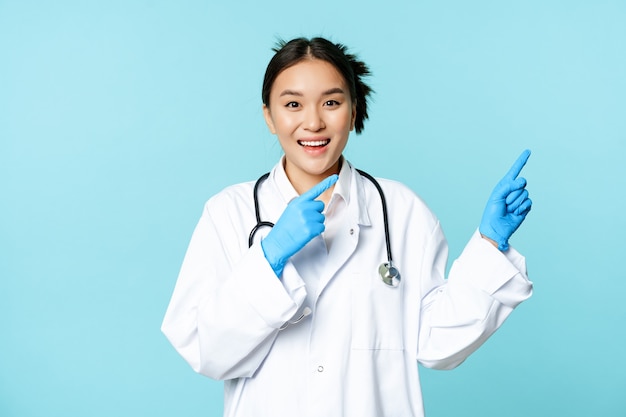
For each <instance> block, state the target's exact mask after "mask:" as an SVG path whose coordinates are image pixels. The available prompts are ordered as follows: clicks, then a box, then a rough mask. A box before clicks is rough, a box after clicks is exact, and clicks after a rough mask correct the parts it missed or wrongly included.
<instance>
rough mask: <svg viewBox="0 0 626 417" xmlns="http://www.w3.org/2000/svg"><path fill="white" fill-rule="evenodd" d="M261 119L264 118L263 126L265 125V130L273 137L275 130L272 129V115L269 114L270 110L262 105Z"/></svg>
mask: <svg viewBox="0 0 626 417" xmlns="http://www.w3.org/2000/svg"><path fill="white" fill-rule="evenodd" d="M263 117H265V124H266V125H267V128H268V129H269V130H270V132H272V134H273V135H275V134H276V128H275V127H274V121H273V120H272V113H270V108H269V107H267V106H266V105H265V104H264V105H263Z"/></svg>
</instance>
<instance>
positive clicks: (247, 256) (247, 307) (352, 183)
mask: <svg viewBox="0 0 626 417" xmlns="http://www.w3.org/2000/svg"><path fill="white" fill-rule="evenodd" d="M368 74H369V72H368V69H367V67H366V66H365V64H363V63H362V62H360V61H358V60H357V59H356V57H355V56H353V55H351V54H348V53H347V50H346V48H345V47H344V46H342V45H339V44H333V43H332V42H329V41H327V40H325V39H322V38H314V39H311V40H308V39H302V38H299V39H294V40H292V41H290V42H287V43H283V44H281V45H280V46H279V48H277V49H276V54H275V56H274V57H273V58H272V60H271V61H270V63H269V65H268V68H267V71H266V74H265V80H264V83H263V92H262V98H263V111H264V115H265V120H266V122H267V125H268V127H269V129H270V131H271V132H272V133H274V134H276V136H277V137H278V140H279V142H280V144H281V146H282V148H283V150H284V153H285V155H284V157H283V158H281V160H280V162H279V163H278V164H277V165H276V166H275V167H274V169H273V170H272V171H271V172H270V174H269V176H268V177H267V179H265V180H264V181H263V182H260V183H259V185H258V196H256V194H257V193H254V192H253V189H254V188H255V185H254V183H252V182H249V183H244V184H238V185H234V186H231V187H229V188H227V189H225V190H224V191H222V192H220V193H219V194H217V195H216V196H214V197H212V198H211V199H210V200H209V201H208V202H207V203H206V205H205V209H204V212H203V213H202V216H201V218H200V221H199V223H198V226H197V228H196V230H195V232H194V234H193V237H192V240H191V243H190V245H189V249H188V251H187V254H186V256H185V260H184V262H183V265H182V268H181V271H180V275H179V277H178V282H177V284H176V288H175V290H174V293H173V296H172V300H171V302H170V305H169V308H168V310H167V313H166V316H165V319H164V322H163V327H162V329H163V332H164V333H165V334H166V335H167V337H168V338H169V340H170V341H171V343H172V344H173V345H174V347H175V348H176V349H177V350H178V351H179V353H180V354H181V355H182V356H183V357H184V358H185V359H186V360H187V361H188V362H189V364H190V365H191V366H192V367H193V369H194V370H196V371H197V372H200V373H202V374H204V375H207V376H209V377H211V378H214V379H220V380H224V390H225V393H224V415H225V416H272V417H277V416H289V417H293V416H359V417H365V416H372V417H374V416H376V417H379V416H403V417H405V416H422V415H423V406H422V397H421V390H420V383H419V378H418V367H417V363H416V362H419V363H421V364H422V365H424V366H427V367H431V368H438V369H449V368H453V367H455V366H457V365H459V364H460V363H461V362H463V360H465V359H466V358H467V357H468V355H470V354H471V353H472V352H473V351H474V350H476V349H477V348H478V347H479V346H480V345H481V344H482V343H483V342H484V341H485V340H486V339H487V338H488V337H489V336H490V335H491V334H492V333H493V332H494V331H495V330H496V329H497V328H498V327H499V326H500V325H501V324H502V322H503V321H504V320H505V319H506V317H507V316H508V315H509V314H510V313H511V311H512V310H513V309H514V308H515V307H516V306H517V305H518V304H519V303H520V302H522V301H523V300H525V299H527V298H528V297H529V296H530V295H531V292H532V283H531V282H530V281H528V279H527V277H526V267H525V261H524V258H523V257H522V256H521V255H520V254H519V253H518V252H516V251H515V250H514V249H512V248H509V247H508V238H509V237H510V236H511V234H512V233H513V232H514V231H515V230H516V229H517V227H519V225H520V224H521V222H522V221H523V220H524V218H525V216H526V214H527V213H528V211H529V210H530V207H531V201H530V200H529V199H528V192H527V191H526V190H525V185H526V181H525V180H524V179H523V178H517V175H518V174H519V172H520V171H521V169H522V167H523V166H524V164H525V162H526V160H527V159H528V156H529V152H527V151H526V152H524V153H523V154H522V156H520V158H519V159H518V161H517V162H516V163H515V165H514V166H513V168H511V171H509V173H508V174H507V175H506V176H505V177H504V178H503V179H502V181H500V183H499V184H498V185H497V186H496V188H495V189H494V191H493V193H492V195H491V197H490V198H489V201H488V203H487V207H486V209H485V213H484V215H483V219H482V221H481V224H480V227H479V231H477V232H476V233H475V234H474V236H473V237H472V238H471V240H470V241H469V243H468V244H467V246H466V248H465V250H464V251H463V253H462V254H461V256H460V257H459V258H458V259H457V260H456V261H455V262H454V264H453V266H452V268H451V270H450V274H449V277H448V279H447V280H446V279H445V278H444V271H445V268H446V261H447V244H446V240H445V238H444V235H443V232H442V230H441V227H440V225H439V222H438V220H437V218H436V217H435V216H434V215H433V214H432V213H431V212H430V210H429V209H428V207H427V206H426V205H425V204H424V203H423V202H422V200H420V198H419V197H417V196H416V195H415V194H414V193H413V192H412V191H411V190H410V189H408V188H407V187H405V186H403V185H402V184H400V183H397V182H394V181H389V180H382V179H381V180H379V182H380V187H381V188H382V191H383V194H382V195H379V192H378V191H377V189H376V185H375V184H374V183H373V182H372V181H370V180H369V179H367V178H366V177H365V176H363V175H361V174H360V173H359V172H358V171H357V170H356V169H355V168H354V167H353V166H352V165H351V164H350V163H349V162H348V161H346V160H345V159H344V158H343V157H342V152H343V150H344V148H345V146H346V143H347V141H348V137H349V134H350V131H352V130H353V129H355V130H356V132H357V133H360V132H361V130H362V129H363V123H364V121H365V119H367V97H368V95H369V94H370V88H369V87H368V86H367V85H366V84H365V83H364V82H363V80H362V77H363V76H365V75H368ZM253 195H255V196H256V197H257V198H258V202H259V208H258V210H259V212H260V213H259V214H260V215H259V218H260V219H262V221H266V222H272V223H275V225H274V227H273V228H267V227H266V228H261V229H259V233H257V234H256V236H254V237H251V242H249V239H248V235H249V233H250V230H252V229H253V228H254V227H255V223H257V221H256V220H255V203H254V200H255V198H253ZM382 196H384V198H385V199H386V203H387V205H388V207H389V208H390V209H391V210H390V212H389V218H388V222H389V224H388V229H389V243H390V245H391V246H390V247H391V248H393V260H394V264H395V267H397V269H398V270H399V271H401V276H395V275H393V271H392V272H391V275H392V276H391V277H390V276H388V277H387V279H386V280H385V281H383V280H382V279H381V276H380V275H379V264H380V263H381V261H385V260H386V259H387V256H386V251H387V246H386V244H385V224H384V223H385V222H384V221H383V218H384V217H383V204H382V201H381V197H382ZM262 234H263V236H261V235H262ZM388 263H390V262H387V264H388ZM387 266H389V265H387ZM383 269H384V268H383ZM384 272H385V271H383V273H384ZM388 275H389V273H388ZM388 284H390V285H388Z"/></svg>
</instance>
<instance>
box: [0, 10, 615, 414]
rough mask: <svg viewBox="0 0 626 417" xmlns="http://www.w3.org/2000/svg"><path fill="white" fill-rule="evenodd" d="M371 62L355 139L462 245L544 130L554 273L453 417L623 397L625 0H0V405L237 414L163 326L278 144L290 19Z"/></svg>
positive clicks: (535, 258)
mask: <svg viewBox="0 0 626 417" xmlns="http://www.w3.org/2000/svg"><path fill="white" fill-rule="evenodd" d="M299 35H306V36H311V35H324V36H327V37H330V38H331V39H333V40H335V41H341V42H344V43H346V44H347V45H349V46H350V47H351V48H352V50H353V51H354V52H357V53H359V54H360V56H361V58H363V59H364V60H365V61H367V62H368V63H369V64H370V66H371V68H372V70H373V72H374V74H375V75H374V77H373V78H372V79H371V83H372V85H373V87H374V88H375V89H376V91H377V94H376V96H375V101H374V102H373V104H372V106H371V121H370V122H369V123H368V124H366V128H365V132H364V134H363V135H361V136H354V137H353V138H352V139H351V143H350V144H349V146H348V149H347V151H346V155H347V157H348V158H349V159H350V160H351V161H352V162H353V163H354V164H355V165H357V166H358V167H360V168H363V169H365V170H367V171H370V172H371V173H373V174H375V175H376V176H381V177H389V178H394V179H398V180H401V181H403V182H405V183H407V184H408V185H410V186H411V187H412V188H413V189H414V190H416V191H417V192H418V193H419V194H420V195H422V197H423V198H424V199H425V200H426V201H427V202H428V203H429V205H430V206H431V207H432V208H433V210H434V211H435V212H436V213H437V214H438V216H439V217H440V219H441V221H442V223H443V225H444V229H445V231H446V233H447V236H448V239H449V241H450V247H451V255H452V256H453V257H456V256H457V255H458V254H459V253H460V251H461V250H462V247H463V245H464V243H465V241H466V240H467V239H468V238H469V236H470V235H471V233H472V232H473V230H474V229H475V227H476V226H477V224H478V221H479V219H480V215H481V212H482V208H483V204H484V202H485V199H486V198H487V196H488V195H489V192H490V191H491V188H492V187H493V185H494V184H495V182H496V181H497V180H498V179H499V178H500V176H501V175H502V174H504V172H506V170H507V169H508V167H509V166H510V164H511V163H512V162H513V161H514V160H515V158H516V157H517V156H518V154H519V153H520V152H521V151H522V150H523V149H524V148H530V149H532V151H533V155H532V156H531V159H530V161H529V163H528V165H527V167H526V168H525V170H524V175H525V176H526V177H527V179H528V181H529V189H530V191H531V196H532V198H533V200H534V208H533V211H532V212H531V214H530V215H529V217H528V219H527V221H526V223H525V224H524V225H523V227H522V229H520V231H519V232H518V233H517V234H516V235H515V236H514V239H513V240H512V243H513V245H514V246H516V247H517V248H518V249H519V250H520V251H522V252H523V253H524V254H525V255H526V256H527V259H528V264H529V272H530V275H531V279H532V280H533V281H534V283H535V295H534V296H533V298H532V299H531V300H529V301H528V302H526V303H525V304H523V305H522V306H520V308H519V309H518V310H517V311H516V312H515V313H514V314H513V315H512V316H511V318H510V319H509V320H508V321H507V323H506V324H505V326H504V327H503V328H502V329H501V330H500V331H499V332H498V333H497V334H496V335H495V336H494V337H493V338H492V339H490V340H489V341H488V342H487V343H486V345H485V346H483V348H481V350H479V351H478V352H477V353H476V354H475V355H473V356H472V357H471V358H470V359H468V361H467V362H466V363H465V364H463V365H462V366H461V367H460V368H458V369H456V370H454V371H451V372H441V371H429V370H423V372H422V380H423V386H424V394H425V406H426V410H427V415H428V416H429V417H436V416H452V415H455V416H494V417H495V416H520V417H522V416H524V417H526V416H557V415H559V416H570V417H574V416H581V417H582V416H625V415H626V400H625V399H624V398H625V397H624V391H625V389H626V355H625V354H624V352H625V351H626V349H625V348H626V344H625V343H624V335H625V324H624V323H625V322H626V303H625V302H624V294H625V293H626V277H625V274H624V271H623V267H622V266H621V260H622V259H623V257H624V246H625V245H624V232H625V231H626V222H625V217H626V216H624V215H623V211H624V203H626V199H625V197H624V191H625V188H626V187H625V184H626V181H625V179H624V176H625V174H626V169H625V168H624V165H625V162H626V157H625V155H626V2H624V1H603V0H599V1H576V0H573V1H568V0H563V1H539V0H535V1H495V0H494V1H486V0H479V1H474V2H465V1H433V0H430V1H414V2H401V1H394V0H390V1H385V2H371V3H368V2H366V1H363V0H354V1H350V2H342V3H339V2H337V1H336V0H331V1H317V2H287V1H274V2H269V1H267V2H257V1H241V0H240V1H234V2H226V1H220V2H209V1H149V0H137V1H121V0H117V1H111V0H109V1H98V2H96V1H78V0H77V1H67V0H63V1H50V2H44V1H29V0H25V1H9V0H0V184H1V189H0V214H1V215H0V245H1V246H0V415H1V416H7V417H9V416H10V417H13V416H20V417H21V416H47V417H52V416H63V417H67V416H77V417H78V416H94V417H96V416H118V417H125V416H183V415H184V416H190V415H196V416H218V415H220V413H221V409H222V403H221V396H222V393H221V383H219V382H214V381H211V380H209V379H206V378H204V377H201V376H198V375H196V374H194V373H193V371H191V369H190V368H189V367H188V366H187V364H186V363H185V362H184V361H183V360H182V359H181V358H180V357H179V356H178V355H177V354H176V353H175V352H174V350H173V349H172V348H171V347H170V346H169V344H168V343H167V341H166V340H165V338H164V337H163V336H162V335H161V333H160V331H159V327H160V322H161V319H162V316H163V314H164V312H165V308H166V306H167V303H168V301H169V297H170V294H171V292H172V289H173V286H174V283H175V279H176V275H177V273H178V268H179V266H180V263H181V261H182V258H183V255H184V252H185V249H186V246H187V243H188V241H189V238H190V235H191V232H192V230H193V227H194V225H195V223H196V221H197V219H198V217H199V215H200V210H201V208H202V204H203V203H204V201H205V200H206V199H207V198H208V197H209V196H211V195H212V194H214V193H216V192H217V191H219V190H220V189H222V188H223V187H224V186H226V185H229V184H232V183H235V182H240V181H245V180H251V179H254V178H256V177H257V176H258V175H259V174H261V173H262V172H265V171H267V170H268V169H269V168H270V167H271V166H272V165H273V164H274V163H275V162H276V160H277V159H278V158H279V156H280V153H281V152H280V147H279V146H278V144H277V142H276V140H275V139H274V138H273V137H272V136H271V135H270V134H269V133H268V132H267V130H266V128H265V125H264V122H263V120H262V112H261V104H260V84H261V80H262V76H263V71H264V68H265V66H266V64H267V61H268V60H269V58H270V57H271V51H270V48H271V47H272V46H273V43H274V40H275V39H276V37H277V36H281V37H284V38H291V37H293V36H299Z"/></svg>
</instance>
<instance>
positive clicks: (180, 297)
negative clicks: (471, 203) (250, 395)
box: [162, 203, 306, 379]
mask: <svg viewBox="0 0 626 417" xmlns="http://www.w3.org/2000/svg"><path fill="white" fill-rule="evenodd" d="M207 204H208V203H207ZM224 223H225V222H223V221H221V220H220V222H219V223H217V222H216V221H214V220H213V219H212V216H211V214H210V211H209V210H208V209H207V208H206V207H205V211H204V212H203V215H202V217H201V219H200V221H199V223H198V225H197V227H196V229H195V231H194V233H193V236H192V239H191V242H190V244H189V247H188V249H187V253H186V255H185V259H184V261H183V265H182V267H181V270H180V273H179V276H178V280H177V283H176V286H175V289H174V292H173V295H172V298H171V301H170V304H169V306H168V309H167V312H166V314H165V318H164V320H163V324H162V331H163V333H164V334H165V335H166V336H167V338H168V339H169V341H170V342H171V343H172V345H173V346H174V347H175V349H176V350H177V351H178V352H179V353H180V354H181V356H183V358H184V359H185V360H186V361H187V362H188V363H189V364H190V365H191V367H192V368H193V369H194V370H195V371H196V372H199V373H201V374H203V375H206V376H209V377H211V378H213V379H231V378H237V377H248V376H252V375H253V374H254V372H255V371H256V370H257V368H258V367H259V366H260V364H261V363H262V362H263V360H264V358H265V356H266V355H267V353H268V352H269V350H270V349H271V346H272V343H273V341H274V339H275V337H276V335H277V334H278V332H279V328H280V326H281V325H282V324H283V323H285V322H286V321H287V320H289V319H290V318H291V317H292V316H294V314H295V313H296V312H297V310H298V309H299V307H300V306H301V305H302V303H303V302H304V299H305V297H306V291H305V287H304V283H303V282H302V280H301V279H299V276H298V275H297V272H296V271H295V268H294V267H293V266H292V265H291V264H288V265H286V267H285V273H284V277H285V279H284V280H283V281H281V280H279V279H277V278H276V275H275V274H274V271H273V270H272V268H271V267H270V265H269V263H268V262H267V261H266V259H265V257H264V256H263V252H262V249H261V248H260V245H259V244H255V245H253V246H252V248H250V249H249V250H247V251H245V252H243V253H241V251H240V250H236V249H234V248H237V247H238V245H234V244H232V242H233V240H232V239H234V238H233V236H232V230H231V231H230V232H229V231H228V228H227V227H224V226H222V227H221V228H220V227H218V226H217V224H224ZM228 239H230V240H228Z"/></svg>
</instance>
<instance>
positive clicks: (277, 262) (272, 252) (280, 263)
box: [261, 174, 339, 278]
mask: <svg viewBox="0 0 626 417" xmlns="http://www.w3.org/2000/svg"><path fill="white" fill-rule="evenodd" d="M338 178H339V176H338V175H336V174H335V175H331V176H330V177H328V178H326V179H324V180H323V181H322V182H320V183H319V184H317V185H316V186H314V187H313V188H311V189H310V190H309V191H307V192H306V193H304V194H302V195H300V196H299V197H297V198H294V199H293V200H292V201H291V202H290V203H289V204H288V205H287V208H286V209H285V211H284V212H283V214H282V215H281V216H280V218H279V219H278V221H277V222H276V224H275V225H274V227H273V228H272V230H271V232H269V233H268V235H267V236H266V237H265V239H263V240H262V241H261V247H262V248H263V253H264V254H265V258H266V259H267V260H268V262H269V263H270V265H271V266H272V269H273V270H274V272H275V273H276V276H277V277H279V278H280V276H281V275H282V273H283V268H284V267H285V263H287V260H288V259H289V258H290V257H291V256H293V255H294V254H295V253H297V252H298V251H299V250H300V249H302V248H303V247H304V246H305V245H306V244H307V243H309V241H311V239H313V238H314V237H316V236H318V235H320V234H321V233H322V232H323V231H324V219H325V217H324V215H323V214H322V211H323V210H324V203H323V202H321V201H318V200H316V198H317V197H319V196H320V195H321V194H322V193H323V192H324V191H326V190H328V189H329V188H330V187H332V186H333V184H335V183H336V182H337V179H338Z"/></svg>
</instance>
